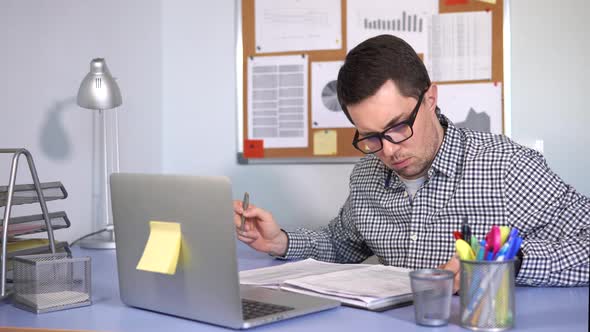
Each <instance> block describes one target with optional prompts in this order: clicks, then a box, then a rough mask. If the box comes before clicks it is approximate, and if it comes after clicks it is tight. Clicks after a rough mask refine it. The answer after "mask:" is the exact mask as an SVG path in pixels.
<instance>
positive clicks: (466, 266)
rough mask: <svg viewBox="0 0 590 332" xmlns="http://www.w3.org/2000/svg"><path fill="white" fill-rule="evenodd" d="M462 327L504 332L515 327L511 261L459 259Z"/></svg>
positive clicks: (512, 261)
mask: <svg viewBox="0 0 590 332" xmlns="http://www.w3.org/2000/svg"><path fill="white" fill-rule="evenodd" d="M460 296H461V326H463V327H465V328H468V329H471V330H476V331H504V330H507V329H510V328H512V327H513V326H514V260H508V261H467V260H461V290H460Z"/></svg>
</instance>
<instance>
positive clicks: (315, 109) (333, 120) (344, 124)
mask: <svg viewBox="0 0 590 332" xmlns="http://www.w3.org/2000/svg"><path fill="white" fill-rule="evenodd" d="M343 64H344V62H343V61H318V62H313V63H312V64H311V127H312V128H353V127H354V126H353V125H352V123H350V121H348V118H347V117H346V115H345V114H344V112H343V111H342V108H341V107H340V102H339V101H338V95H337V90H336V86H337V79H338V71H339V70H340V67H342V65H343Z"/></svg>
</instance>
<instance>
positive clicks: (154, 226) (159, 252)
mask: <svg viewBox="0 0 590 332" xmlns="http://www.w3.org/2000/svg"><path fill="white" fill-rule="evenodd" d="M181 241H182V234H181V231H180V224H179V223H176V222H164V221H150V236H149V238H148V241H147V243H146V246H145V249H144V250H143V255H142V256H141V258H140V260H139V263H137V269H138V270H143V271H149V272H157V273H163V274H171V275H172V274H175V273H176V265H177V264H178V257H179V255H180V243H181Z"/></svg>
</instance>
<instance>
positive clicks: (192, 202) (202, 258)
mask: <svg viewBox="0 0 590 332" xmlns="http://www.w3.org/2000/svg"><path fill="white" fill-rule="evenodd" d="M110 182H111V197H112V207H113V222H114V226H115V240H116V245H117V249H116V251H117V266H118V273H119V290H120V295H121V300H122V301H123V302H124V303H126V304H127V305H130V306H134V307H139V308H143V309H148V310H153V311H158V312H162V313H166V314H170V315H175V316H180V317H185V318H189V319H194V320H198V321H202V322H207V323H211V324H216V325H222V326H227V327H232V328H249V327H254V326H258V325H262V324H266V323H271V322H275V321H278V320H283V319H287V318H292V317H297V316H301V315H305V314H308V313H312V312H317V311H321V310H326V309H330V308H334V307H337V306H339V305H340V303H339V302H337V301H333V300H328V299H323V298H317V297H312V296H307V295H302V294H295V293H289V292H284V291H278V290H270V289H264V288H257V287H255V288H253V287H247V286H242V287H240V284H239V275H238V270H237V258H236V237H235V227H234V224H233V207H232V193H231V184H230V181H229V179H228V178H227V177H203V176H181V175H155V174H124V173H119V174H113V175H111V178H110ZM150 221H160V222H174V223H179V224H180V228H181V233H182V239H181V245H180V255H179V258H178V264H177V267H176V271H175V273H174V274H173V275H169V274H162V273H155V272H147V271H143V270H138V269H137V268H136V267H137V264H138V262H139V260H140V258H141V257H142V254H143V252H144V248H145V247H146V242H147V241H148V237H149V235H150ZM242 298H244V299H248V300H254V301H258V302H265V303H270V304H274V305H279V306H283V307H287V308H289V310H287V311H283V312H277V313H272V314H265V315H263V316H258V317H256V318H252V319H248V320H244V319H243V315H242Z"/></svg>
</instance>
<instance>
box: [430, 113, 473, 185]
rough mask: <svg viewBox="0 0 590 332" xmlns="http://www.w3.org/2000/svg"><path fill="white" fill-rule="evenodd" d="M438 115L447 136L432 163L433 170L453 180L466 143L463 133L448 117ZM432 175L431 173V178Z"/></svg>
mask: <svg viewBox="0 0 590 332" xmlns="http://www.w3.org/2000/svg"><path fill="white" fill-rule="evenodd" d="M437 113H438V112H437ZM437 115H438V120H439V121H440V124H441V125H442V126H443V128H445V134H444V137H443V142H442V144H441V146H440V149H439V150H438V152H437V153H436V157H435V158H434V161H433V162H432V169H433V170H434V171H436V172H439V173H442V174H444V175H446V176H447V177H450V178H452V177H454V176H455V174H456V173H457V172H458V169H459V167H460V166H461V160H462V159H463V153H464V148H463V146H464V142H463V139H462V135H461V131H460V130H459V129H458V128H457V127H455V125H454V124H453V123H452V122H451V121H450V120H449V119H448V118H447V117H446V116H444V115H442V114H441V113H438V114H437ZM430 175H431V174H430V172H429V177H430Z"/></svg>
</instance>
